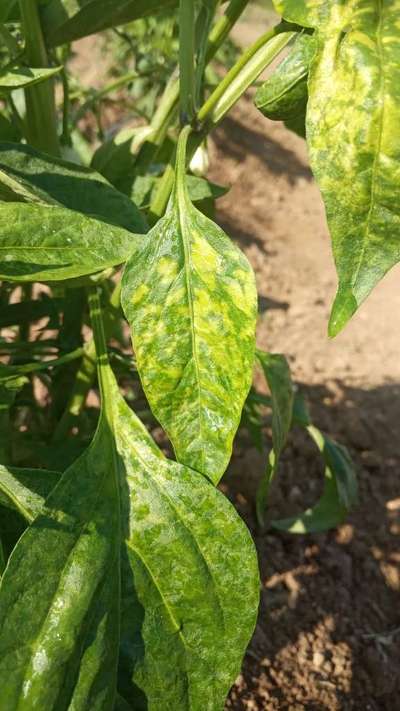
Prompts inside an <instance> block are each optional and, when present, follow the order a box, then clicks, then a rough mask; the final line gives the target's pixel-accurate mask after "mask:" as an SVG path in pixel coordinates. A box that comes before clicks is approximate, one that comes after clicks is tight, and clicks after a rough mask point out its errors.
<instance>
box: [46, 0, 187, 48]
mask: <svg viewBox="0 0 400 711" xmlns="http://www.w3.org/2000/svg"><path fill="white" fill-rule="evenodd" d="M177 4H178V0H119V2H116V0H50V1H49V2H48V3H47V4H46V5H45V6H44V7H43V11H42V20H43V29H44V32H45V35H46V40H47V43H48V44H49V46H50V47H57V46H58V45H60V44H66V43H67V42H72V41H73V40H76V39H79V38H80V37H86V36H87V35H91V34H94V33H95V32H101V31H102V30H106V29H107V28H108V27H116V26H117V25H123V24H125V23H127V22H132V21H133V20H137V19H138V18H139V17H146V15H152V14H154V13H156V12H160V11H162V10H167V9H169V8H173V7H175V6H176V5H177Z"/></svg>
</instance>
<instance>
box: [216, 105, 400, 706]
mask: <svg viewBox="0 0 400 711" xmlns="http://www.w3.org/2000/svg"><path fill="white" fill-rule="evenodd" d="M211 157H212V169H211V172H210V177H211V178H212V179H214V180H216V181H217V182H221V183H224V184H231V185H232V188H231V190H230V192H229V193H228V194H227V196H226V197H224V198H223V199H221V200H220V202H219V211H218V215H217V219H218V221H219V223H220V224H221V225H222V226H223V227H224V229H225V230H226V231H227V232H228V234H230V235H231V236H232V237H233V238H235V239H236V240H237V241H238V243H239V244H240V246H241V247H242V248H243V249H244V251H245V252H246V254H247V255H248V257H249V259H250V260H251V262H252V264H253V266H254V268H255V270H256V274H257V280H258V287H259V292H260V295H261V298H260V317H259V326H258V342H259V345H260V346H261V347H263V348H265V349H268V350H270V351H273V352H282V353H285V354H286V355H287V356H288V358H289V361H290V364H291V367H292V371H293V375H294V378H295V379H296V381H297V383H299V386H300V388H301V390H302V392H303V393H304V395H305V396H306V399H307V401H308V403H309V406H310V408H311V411H312V414H313V417H314V421H315V422H316V424H318V426H319V427H321V428H322V429H323V430H324V431H326V432H328V433H329V434H330V435H332V436H334V437H335V438H336V439H337V440H338V441H340V442H342V443H343V444H345V445H347V447H348V448H349V449H350V452H351V454H352V456H353V458H354V460H355V462H356V465H357V469H358V476H359V486H360V504H359V507H358V508H357V510H356V511H354V513H353V514H352V515H351V516H350V518H349V520H348V522H347V523H346V524H345V525H342V526H341V527H340V528H339V529H337V530H335V531H332V532H330V533H327V534H318V535H312V536H299V537H295V536H289V535H286V534H280V533H279V534H278V533H273V532H271V531H267V532H265V533H262V532H260V531H258V530H257V527H256V523H255V516H254V495H255V491H256V487H257V483H258V481H259V480H260V477H261V476H262V472H263V468H264V466H265V456H266V455H265V454H264V455H261V454H260V453H259V452H258V451H257V450H256V449H255V448H253V447H252V446H251V445H250V444H249V443H248V442H246V441H244V440H243V441H240V442H239V444H238V445H237V447H236V452H235V457H234V459H233V462H232V465H231V467H230V470H229V472H228V474H227V476H226V477H225V479H224V483H223V488H224V490H225V491H226V492H227V493H228V495H229V496H230V497H231V499H232V500H233V501H234V503H235V505H236V506H237V508H238V510H239V512H240V514H241V515H242V516H243V517H244V519H245V520H246V522H247V524H248V525H249V527H250V530H251V531H252V533H253V536H254V539H255V542H256V545H257V550H258V554H259V560H260V570H261V608H260V615H259V621H258V625H257V628H256V631H255V634H254V637H253V640H252V642H251V644H250V647H249V650H248V653H247V655H246V659H245V662H244V666H243V672H242V674H241V676H240V677H239V679H238V680H237V683H236V685H235V687H234V689H233V690H232V692H231V695H230V699H229V701H228V703H227V707H226V708H227V709H235V710H239V709H246V710H249V709H266V710H268V711H269V710H271V711H272V710H275V709H279V710H282V711H283V710H284V709H287V710H289V709H290V711H300V709H307V710H308V709H309V710H310V711H311V709H312V710H313V711H317V710H318V711H322V710H324V711H325V710H327V711H328V710H329V711H336V710H341V711H347V709H356V710H357V711H364V710H365V711H367V710H371V711H372V710H375V709H385V710H386V711H395V710H397V709H398V708H400V704H399V701H398V694H399V691H400V674H399V663H400V605H399V602H400V596H399V593H400V545H399V543H400V539H399V536H400V485H399V468H400V448H399V443H398V439H397V437H398V434H397V428H398V425H399V420H400V418H399V415H400V385H399V382H400V358H399V350H400V338H399V333H400V290H399V288H398V278H399V275H400V270H399V269H395V270H393V272H392V273H391V274H389V275H388V277H386V279H385V280H384V281H383V282H382V283H381V285H380V286H379V287H378V288H377V289H376V291H375V293H374V294H373V295H372V296H371V297H370V299H369V300H368V302H367V303H366V304H365V305H364V307H363V308H362V309H361V310H360V313H359V314H358V315H357V316H356V317H355V318H354V319H353V321H352V323H351V324H350V325H349V326H348V327H347V329H346V330H345V331H344V333H343V334H342V335H340V336H339V337H338V338H337V339H336V340H334V341H329V340H328V337H327V335H326V329H327V320H328V315H329V309H330V305H331V303H332V298H333V296H334V292H335V284H336V278H335V271H334V267H333V261H332V256H331V251H330V243H329V237H328V232H327V227H326V223H325V218H324V210H323V205H322V201H321V198H320V195H319V191H318V189H317V187H316V185H315V183H314V181H313V179H312V176H311V173H310V170H309V166H308V161H307V152H306V147H305V143H304V142H303V141H302V140H301V139H299V138H297V137H296V136H295V135H294V134H292V133H290V132H288V131H287V130H286V129H285V128H284V127H283V126H282V125H281V124H278V123H276V124H273V123H271V122H269V121H267V120H266V119H264V118H263V117H262V116H261V115H259V114H258V112H257V111H256V110H255V109H254V108H253V106H252V102H251V97H247V99H245V100H244V101H242V103H241V104H240V105H239V106H238V107H237V109H236V110H235V111H234V112H233V113H232V114H231V115H230V117H229V118H228V119H227V120H226V121H225V122H224V124H223V126H222V127H221V128H220V129H219V130H218V131H217V132H216V134H215V135H214V141H213V145H212V149H211ZM320 478H321V470H320V463H319V461H318V456H317V454H316V452H315V451H314V449H313V447H312V446H310V444H309V443H308V441H307V440H306V439H305V438H304V437H303V436H302V435H301V434H300V433H298V432H297V433H296V432H295V433H294V434H293V436H292V438H291V441H290V443H289V446H288V448H287V451H286V453H285V455H284V458H283V461H282V465H281V470H280V473H279V476H278V478H277V481H276V484H275V486H274V491H273V494H272V497H271V502H270V504H271V514H279V515H280V516H285V515H289V514H292V513H294V512H295V511H300V510H302V508H304V506H305V505H309V504H310V503H311V502H312V501H313V500H315V499H316V497H317V495H318V493H319V489H320V485H321V483H320Z"/></svg>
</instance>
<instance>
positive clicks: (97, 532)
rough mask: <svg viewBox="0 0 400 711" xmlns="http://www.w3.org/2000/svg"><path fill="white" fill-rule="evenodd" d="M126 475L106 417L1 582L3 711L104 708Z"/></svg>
mask: <svg viewBox="0 0 400 711" xmlns="http://www.w3.org/2000/svg"><path fill="white" fill-rule="evenodd" d="M119 525H120V516H119V482H118V472H117V467H116V455H115V450H114V443H113V438H112V436H111V435H110V431H109V426H108V423H107V420H106V418H105V416H104V415H103V416H102V419H101V421H100V425H99V429H98V431H97V434H96V436H95V439H94V441H93V443H92V445H91V446H90V447H89V449H88V450H87V451H86V452H85V453H84V454H83V455H82V456H81V457H80V458H79V459H78V460H77V461H76V462H75V463H74V464H73V465H72V466H71V467H70V468H69V469H67V471H66V472H65V474H64V475H63V477H62V479H61V481H60V482H59V484H58V485H57V486H56V488H55V489H54V490H53V491H52V492H51V494H50V496H49V497H48V499H47V501H46V504H45V508H44V510H43V511H42V513H41V514H40V515H39V516H38V517H37V518H36V519H35V520H34V522H33V524H32V525H31V526H30V527H29V528H28V529H27V530H26V532H25V533H24V534H23V536H22V538H21V539H20V540H19V542H18V544H17V546H16V548H15V549H14V551H13V553H12V555H11V557H10V559H9V561H8V566H7V569H6V571H5V573H4V575H3V578H2V580H1V586H0V687H1V696H0V709H1V711H9V710H10V709H17V708H18V709H20V711H28V710H30V709H33V708H43V709H46V710H48V711H51V710H52V709H54V711H59V709H66V708H71V709H76V711H81V710H82V711H87V709H89V708H90V709H96V710H97V709H98V710H99V711H100V710H103V709H104V710H106V709H111V708H112V707H113V703H114V699H115V685H116V666H117V658H118V643H119V551H120V528H119Z"/></svg>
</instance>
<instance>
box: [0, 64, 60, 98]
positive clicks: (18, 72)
mask: <svg viewBox="0 0 400 711" xmlns="http://www.w3.org/2000/svg"><path fill="white" fill-rule="evenodd" d="M60 70H61V67H50V68H47V67H46V68H44V69H36V68H34V67H31V68H29V67H18V68H16V69H8V70H7V71H6V72H0V93H3V92H9V91H15V89H22V88H24V87H26V86H33V84H38V83H39V82H41V81H46V79H50V77H52V76H54V75H55V74H57V73H58V72H59V71H60Z"/></svg>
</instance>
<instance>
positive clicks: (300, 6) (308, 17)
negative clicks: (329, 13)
mask: <svg viewBox="0 0 400 711" xmlns="http://www.w3.org/2000/svg"><path fill="white" fill-rule="evenodd" d="M331 1H332V0H273V3H274V6H275V9H276V11H277V12H278V13H279V14H280V15H282V17H283V18H284V19H285V20H288V22H296V23H297V24H298V25H301V26H302V27H315V24H316V17H317V16H318V15H317V13H318V11H319V9H320V7H321V6H322V5H329V3H330V2H331ZM333 2H337V0H333Z"/></svg>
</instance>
